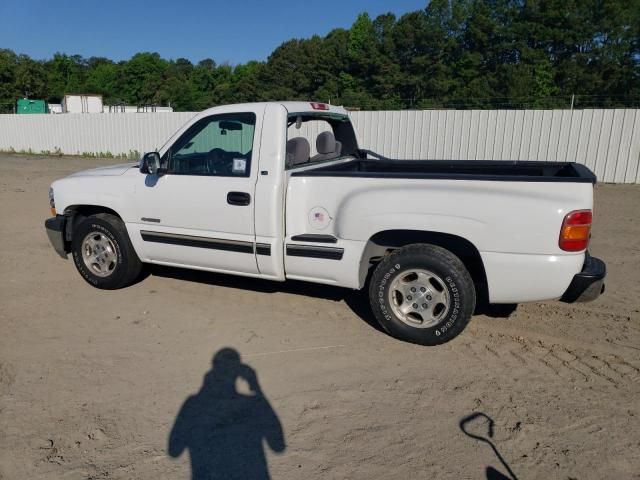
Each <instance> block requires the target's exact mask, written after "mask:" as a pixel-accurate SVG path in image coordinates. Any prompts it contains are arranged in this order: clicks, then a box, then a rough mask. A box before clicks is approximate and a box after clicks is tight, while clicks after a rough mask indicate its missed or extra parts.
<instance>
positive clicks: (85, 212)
mask: <svg viewBox="0 0 640 480" xmlns="http://www.w3.org/2000/svg"><path fill="white" fill-rule="evenodd" d="M98 213H109V214H111V215H114V216H116V217H118V218H119V219H120V220H123V218H122V215H120V214H119V213H118V212H116V211H115V210H113V209H111V208H109V207H105V206H103V205H88V204H78V205H69V206H68V207H66V208H65V209H64V216H65V217H67V223H66V228H65V240H66V241H68V242H70V241H71V240H72V239H73V232H74V231H75V230H76V227H77V226H78V224H79V223H80V222H82V220H84V219H85V218H87V217H90V216H91V215H96V214H98Z"/></svg>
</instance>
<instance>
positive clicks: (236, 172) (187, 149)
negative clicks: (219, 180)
mask: <svg viewBox="0 0 640 480" xmlns="http://www.w3.org/2000/svg"><path fill="white" fill-rule="evenodd" d="M255 126H256V116H255V114H253V113H231V114H222V115H213V116H210V117H206V118H203V119H201V120H198V121H197V122H196V123H194V124H193V125H192V126H191V127H189V129H188V130H187V131H186V132H184V133H183V134H182V135H181V136H180V138H178V140H177V141H176V142H175V143H174V144H173V145H172V146H171V148H170V149H169V150H168V151H167V153H166V154H165V156H164V158H163V160H164V164H165V165H167V171H168V173H172V174H176V175H210V176H218V177H248V176H249V175H250V173H251V156H252V148H253V133H254V130H255Z"/></svg>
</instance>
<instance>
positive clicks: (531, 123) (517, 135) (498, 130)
mask: <svg viewBox="0 0 640 480" xmlns="http://www.w3.org/2000/svg"><path fill="white" fill-rule="evenodd" d="M193 115H194V114H193V113H163V114H153V113H137V114H123V115H105V114H84V115H80V114H78V115H72V114H69V115H0V150H3V151H9V150H15V151H29V150H30V151H32V152H35V153H38V152H43V151H45V152H46V151H49V152H56V151H59V152H61V153H65V154H83V153H84V154H87V153H89V154H100V153H102V154H105V153H107V152H108V153H111V154H114V155H116V154H127V153H129V152H131V151H138V152H143V151H148V150H152V149H154V148H156V147H159V146H160V145H162V143H164V141H165V140H166V139H167V138H168V137H169V136H170V135H171V134H172V133H173V132H175V130H177V129H178V127H180V125H182V124H183V123H185V122H186V121H187V120H189V119H190V118H191V117H192V116H193ZM351 118H352V120H353V123H354V125H355V127H356V130H357V131H358V133H359V140H360V144H361V146H362V147H364V148H368V149H370V150H374V151H376V152H378V153H381V154H383V155H385V156H388V157H394V158H405V159H418V158H422V159H444V160H467V159H468V160H491V159H497V160H550V161H562V162H564V161H574V162H579V163H582V164H585V165H587V166H588V167H589V168H591V169H592V170H593V171H594V172H595V173H596V175H597V176H598V178H599V179H600V180H601V181H604V182H615V183H640V168H639V166H640V165H639V164H640V110H638V109H608V110H573V111H571V110H425V111H382V112H352V113H351Z"/></svg>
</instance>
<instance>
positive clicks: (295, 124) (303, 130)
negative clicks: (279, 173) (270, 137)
mask: <svg viewBox="0 0 640 480" xmlns="http://www.w3.org/2000/svg"><path fill="white" fill-rule="evenodd" d="M307 152H308V153H307ZM354 156H358V146H357V141H356V136H355V131H354V130H353V126H352V125H351V122H350V120H349V117H348V116H347V115H345V114H338V113H329V112H322V113H320V112H300V113H290V114H289V115H288V117H287V162H286V169H287V170H290V169H294V168H302V167H309V166H312V165H317V164H321V163H327V162H332V161H336V160H341V159H345V158H348V157H354Z"/></svg>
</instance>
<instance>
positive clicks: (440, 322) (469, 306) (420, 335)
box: [369, 244, 476, 345]
mask: <svg viewBox="0 0 640 480" xmlns="http://www.w3.org/2000/svg"><path fill="white" fill-rule="evenodd" d="M412 269H415V271H418V272H427V273H421V275H423V277H422V278H429V275H428V272H431V273H433V274H434V275H435V276H436V277H439V279H436V278H435V277H434V279H433V281H432V283H430V284H428V285H426V293H423V294H420V292H418V295H425V296H424V297H421V298H422V299H423V300H424V301H425V302H426V303H424V304H422V306H425V305H426V306H427V307H431V308H430V309H427V308H425V310H424V312H423V313H425V314H426V315H425V317H424V318H422V317H421V316H420V315H421V314H420V313H418V314H416V313H413V310H411V313H409V314H408V315H405V316H404V320H403V318H401V317H400V316H399V315H398V314H396V312H397V311H398V310H399V306H398V304H401V305H405V306H406V305H407V304H406V303H403V302H406V301H410V300H412V299H410V298H409V296H408V295H409V294H410V293H409V292H408V291H407V297H406V298H402V294H401V293H398V292H399V288H405V289H406V288H407V287H404V285H407V286H410V285H414V284H412V283H406V282H407V279H408V281H409V282H410V281H419V280H418V277H417V276H416V277H412V275H415V273H413V270H412ZM414 279H415V280H414ZM438 280H440V281H438ZM392 285H395V288H394V289H393V293H392V294H391V295H390V290H391V289H392ZM415 285H418V284H415ZM398 286H400V287H398ZM420 288H422V287H420ZM430 289H432V293H433V297H434V299H435V297H436V295H439V296H440V297H441V298H444V300H442V302H441V303H440V304H439V305H434V306H431V305H429V303H428V301H431V298H432V297H431V296H429V297H426V295H428V294H429V293H430V291H431V290H430ZM445 289H446V291H445ZM414 291H415V290H414ZM423 291H424V290H423ZM436 291H437V293H436ZM398 297H400V298H398ZM427 298H428V301H427ZM407 299H409V300H407ZM369 301H370V303H371V308H372V310H373V313H374V315H375V317H376V319H377V320H378V322H379V323H380V325H381V326H382V328H383V329H384V330H385V331H387V332H388V333H389V334H390V335H392V336H394V337H396V338H399V339H401V340H405V341H407V342H411V343H418V344H420V345H440V344H442V343H446V342H448V341H450V340H452V339H453V338H455V337H456V336H458V335H459V334H460V333H461V332H462V330H464V328H465V327H466V326H467V324H468V323H469V320H470V318H471V315H472V314H473V311H474V308H475V304H476V292H475V287H474V284H473V280H472V279H471V275H469V272H468V271H467V269H466V268H465V266H464V264H463V263H462V262H461V261H460V259H459V258H458V257H457V256H455V255H454V254H453V253H451V252H450V251H449V250H446V249H444V248H442V247H438V246H436V245H430V244H413V245H407V246H406V247H403V248H399V249H397V250H394V251H393V252H392V253H390V254H389V255H387V256H385V257H384V258H383V260H382V261H381V262H380V263H379V264H378V265H377V267H376V269H375V270H374V272H373V275H372V277H371V283H370V284H369ZM420 301H422V300H420ZM392 302H393V303H394V304H395V306H392ZM435 302H436V300H434V303H435ZM412 305H413V306H416V305H418V304H417V303H413V304H412ZM447 305H448V309H447ZM406 308H409V307H408V306H406ZM438 312H439V313H438ZM400 313H402V312H400ZM433 314H437V315H435V316H436V317H437V318H435V319H432V317H429V316H428V315H432V316H433ZM425 319H427V320H425ZM431 322H437V323H435V324H434V325H433V326H427V325H431ZM409 323H411V324H409ZM420 323H422V324H423V325H424V326H422V327H420Z"/></svg>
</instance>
